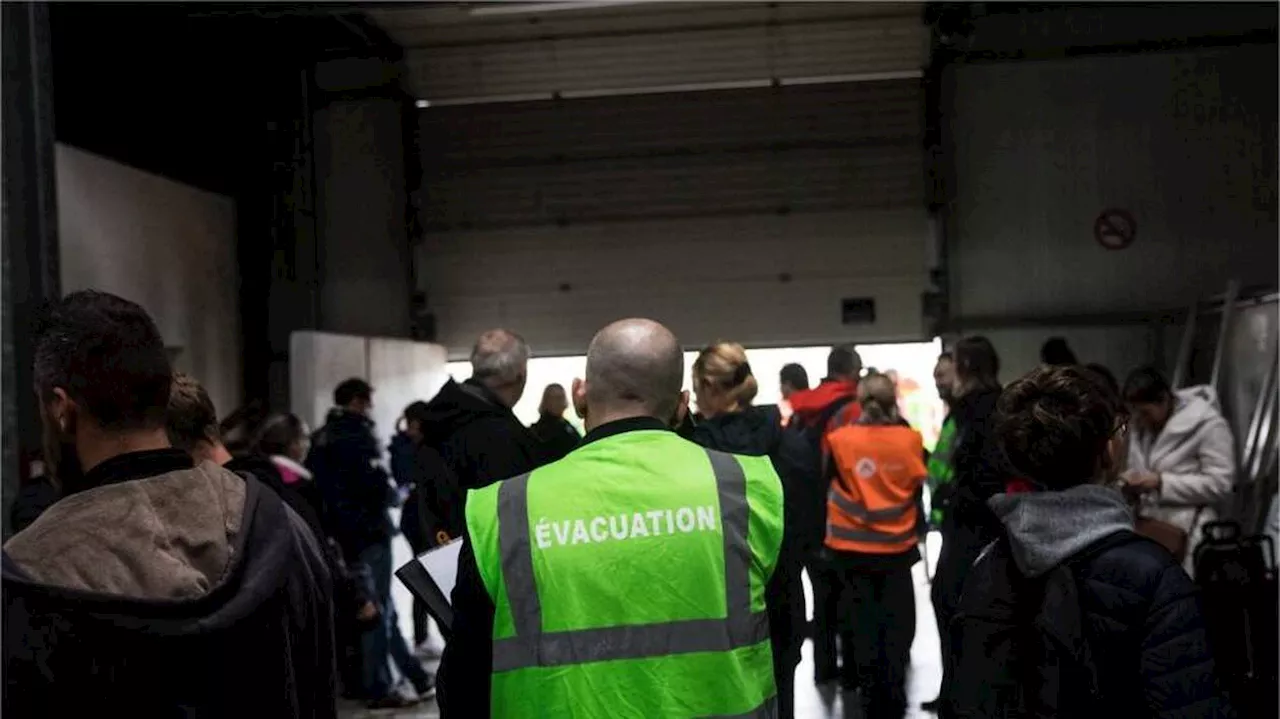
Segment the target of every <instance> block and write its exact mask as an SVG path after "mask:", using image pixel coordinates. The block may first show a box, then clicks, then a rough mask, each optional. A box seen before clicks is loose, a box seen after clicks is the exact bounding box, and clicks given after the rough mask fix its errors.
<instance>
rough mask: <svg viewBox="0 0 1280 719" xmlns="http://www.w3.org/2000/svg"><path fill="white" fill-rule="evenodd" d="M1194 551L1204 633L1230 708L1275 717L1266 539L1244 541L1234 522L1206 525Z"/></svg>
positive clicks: (1272, 579)
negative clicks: (1238, 708)
mask: <svg viewBox="0 0 1280 719" xmlns="http://www.w3.org/2000/svg"><path fill="white" fill-rule="evenodd" d="M1203 532H1204V539H1203V541H1201V542H1200V544H1199V546H1197V547H1196V551H1195V555H1194V560H1195V569H1196V583H1197V584H1198V585H1199V586H1200V591H1201V602H1202V603H1203V606H1204V617H1205V628H1206V630H1207V631H1208V633H1209V641H1210V644H1211V645H1212V646H1213V648H1214V656H1215V657H1216V659H1217V663H1218V671H1219V673H1220V675H1221V676H1222V679H1223V680H1224V683H1225V685H1226V688H1227V690H1228V692H1229V694H1230V695H1231V703H1232V704H1234V705H1235V706H1237V707H1242V708H1243V707H1248V708H1250V709H1251V710H1253V713H1254V715H1256V716H1270V717H1274V716H1276V715H1277V709H1278V707H1277V687H1278V686H1280V682H1277V674H1278V673H1280V672H1277V639H1276V637H1277V633H1278V632H1280V625H1278V624H1277V616H1276V605H1277V598H1278V597H1277V580H1276V555H1275V547H1274V546H1273V544H1272V542H1271V538H1270V537H1268V536H1265V535H1257V536H1252V537H1245V536H1243V533H1242V532H1241V529H1240V525H1239V524H1236V523H1235V522H1210V523H1208V524H1206V525H1205V527H1204V530H1203Z"/></svg>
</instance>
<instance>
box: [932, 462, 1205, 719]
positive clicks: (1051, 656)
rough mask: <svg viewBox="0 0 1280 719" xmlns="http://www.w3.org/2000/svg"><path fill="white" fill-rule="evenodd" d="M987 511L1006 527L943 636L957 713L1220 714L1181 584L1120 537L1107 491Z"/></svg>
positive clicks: (1193, 610)
mask: <svg viewBox="0 0 1280 719" xmlns="http://www.w3.org/2000/svg"><path fill="white" fill-rule="evenodd" d="M1113 495H1114V496H1113ZM992 505H993V507H994V508H995V509H996V511H997V513H998V514H999V515H1000V517H1001V518H1002V520H1003V521H1004V522H1005V524H1006V525H1007V529H1005V530H1004V531H1003V533H1004V536H1003V537H1002V538H1001V539H1000V540H998V541H997V542H995V543H994V544H993V545H992V546H991V547H990V548H989V549H988V550H987V551H986V552H985V553H984V554H983V556H982V557H981V558H980V559H979V561H978V562H977V564H976V565H975V566H974V567H973V569H972V570H971V572H970V573H969V576H968V577H967V579H966V581H965V584H964V594H963V596H962V598H961V601H960V608H959V612H958V614H957V616H956V618H955V619H954V620H953V622H952V625H951V628H950V631H951V635H952V639H953V641H954V642H956V646H957V647H958V648H959V649H958V651H959V654H958V658H957V675H956V677H955V683H954V689H953V693H952V702H953V708H954V709H955V710H956V714H957V716H961V717H993V716H1001V717H1003V716H1062V717H1078V716H1086V715H1099V716H1102V715H1105V716H1108V717H1111V716H1115V717H1135V718H1137V717H1162V718H1169V719H1174V718H1181V717H1186V718H1187V719H1191V718H1193V717H1196V718H1199V717H1220V716H1228V715H1229V708H1228V707H1227V704H1226V701H1225V700H1224V699H1223V696H1222V694H1221V693H1220V691H1219V689H1218V684H1217V681H1216V676H1215V670H1214V661H1213V655H1212V653H1211V652H1210V648H1209V643H1208V640H1207V637H1206V634H1205V627H1204V619H1203V616H1202V614H1201V610H1200V605H1199V600H1198V596H1197V593H1196V589H1195V586H1194V585H1193V584H1192V582H1191V580H1190V578H1188V577H1187V575H1186V573H1185V572H1184V571H1183V570H1182V568H1181V566H1179V564H1178V562H1177V561H1176V560H1175V559H1174V558H1173V557H1172V556H1171V555H1170V554H1169V552H1168V551H1166V550H1165V549H1164V548H1163V547H1161V546H1160V545H1158V544H1156V543H1155V542H1152V541H1150V540H1147V539H1144V538H1141V537H1138V536H1137V535H1135V534H1133V532H1132V529H1131V527H1132V520H1131V518H1130V517H1129V515H1128V510H1127V508H1126V507H1125V505H1124V500H1123V499H1122V498H1121V497H1120V496H1119V494H1118V493H1116V492H1114V491H1113V490H1109V489H1106V488H1103V487H1098V486H1087V487H1078V488H1075V489H1073V490H1069V491H1066V492H1044V493H1032V494H1027V495H1002V496H999V497H997V498H996V499H994V500H993V501H992ZM1018 627H1021V629H1017V628H1018ZM1026 627H1035V630H1034V631H1029V630H1028V629H1026ZM1002 636H1003V637H1005V639H1001V637H1002ZM1046 636H1047V637H1050V640H1048V641H1046V640H1045V639H1044V637H1046ZM1009 637H1014V639H1013V640H1012V642H1011V641H1009V639H1008V638H1009Z"/></svg>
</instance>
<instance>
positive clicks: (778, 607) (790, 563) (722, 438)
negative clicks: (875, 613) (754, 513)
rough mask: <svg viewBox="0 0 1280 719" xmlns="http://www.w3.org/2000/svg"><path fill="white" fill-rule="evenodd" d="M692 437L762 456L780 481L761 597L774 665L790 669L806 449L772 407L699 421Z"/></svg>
mask: <svg viewBox="0 0 1280 719" xmlns="http://www.w3.org/2000/svg"><path fill="white" fill-rule="evenodd" d="M692 439H693V441H694V442H695V443H697V444H699V445H701V446H703V447H706V448H707V449H716V450H720V451H721V452H729V453H731V454H745V455H751V456H767V457H769V459H770V460H771V461H772V462H773V468H774V471H776V472H777V473H778V478H779V479H781V480H782V496H783V519H784V521H785V530H784V532H783V535H782V547H781V549H780V550H779V553H778V566H777V569H775V570H774V573H773V578H772V579H771V580H770V581H769V586H767V587H766V588H765V595H766V596H765V599H766V603H767V604H768V606H769V635H770V640H771V642H772V644H773V654H774V665H775V666H777V667H778V668H779V669H780V670H783V669H787V670H791V671H794V669H795V665H796V662H798V661H799V659H800V645H801V644H802V643H803V642H804V622H805V620H804V588H803V586H802V584H801V581H800V570H801V567H802V565H803V562H804V557H803V555H802V554H801V552H800V547H801V546H802V541H803V537H802V536H801V534H800V531H801V530H800V528H801V526H802V525H801V522H800V520H799V516H800V510H799V506H798V505H799V502H798V501H797V497H799V496H803V494H804V492H805V487H806V486H807V485H810V484H812V483H814V482H816V481H817V478H816V477H814V476H812V469H813V464H812V462H810V461H809V456H808V455H809V447H808V446H807V445H806V444H805V442H804V439H803V438H802V437H800V436H799V435H798V434H796V433H792V432H785V431H784V430H783V428H782V417H781V416H780V415H779V414H778V410H777V408H776V407H752V408H749V409H747V410H746V411H744V412H734V413H731V414H722V415H718V416H716V417H713V418H711V419H708V420H703V421H702V422H701V423H699V424H698V425H697V427H696V428H695V429H694V431H693V437H692Z"/></svg>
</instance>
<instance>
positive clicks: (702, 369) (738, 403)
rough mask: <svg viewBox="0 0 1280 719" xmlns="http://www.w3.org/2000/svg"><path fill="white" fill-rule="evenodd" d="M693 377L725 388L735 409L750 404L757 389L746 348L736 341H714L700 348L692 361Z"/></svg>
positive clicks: (716, 386)
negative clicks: (696, 356)
mask: <svg viewBox="0 0 1280 719" xmlns="http://www.w3.org/2000/svg"><path fill="white" fill-rule="evenodd" d="M693 379H694V382H695V383H698V384H702V385H707V386H711V387H715V388H716V389H718V390H720V391H721V392H724V393H725V396H726V397H727V398H728V399H729V400H730V401H731V404H732V406H733V407H734V408H735V409H738V410H741V409H745V408H746V407H749V406H751V403H752V401H754V400H755V398H756V395H757V394H759V392H760V383H759V382H757V381H756V378H755V375H753V374H752V373H751V365H750V363H748V362H747V351H746V350H745V349H744V348H743V347H742V345H740V344H738V343H736V342H717V343H715V344H713V345H710V346H708V347H707V348H706V349H704V350H702V351H701V352H699V353H698V358H697V359H696V360H694V362H693Z"/></svg>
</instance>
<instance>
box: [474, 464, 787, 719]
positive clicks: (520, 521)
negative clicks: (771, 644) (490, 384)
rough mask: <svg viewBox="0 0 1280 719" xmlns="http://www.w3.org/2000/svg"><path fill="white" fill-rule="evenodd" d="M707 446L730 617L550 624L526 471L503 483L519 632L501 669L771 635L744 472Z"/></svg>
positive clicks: (501, 522) (503, 526) (729, 644)
mask: <svg viewBox="0 0 1280 719" xmlns="http://www.w3.org/2000/svg"><path fill="white" fill-rule="evenodd" d="M706 453H707V457H708V459H709V460H710V462H711V469H712V471H713V472H714V474H715V480H716V490H717V493H718V495H719V499H720V527H721V531H722V533H723V536H724V586H725V607H726V616H725V618H723V619H693V620H679V621H672V622H660V623H654V624H635V625H624V626H614V627H596V628H591V629H575V630H570V631H561V632H544V631H543V630H542V605H541V603H540V600H539V598H538V587H537V580H536V575H535V573H534V568H533V549H532V543H531V540H530V536H531V535H530V531H529V475H527V474H526V475H522V476H520V477H516V478H515V479H510V480H507V481H506V482H503V483H502V485H501V486H500V487H499V488H498V544H499V551H500V554H501V561H502V577H503V582H504V583H505V585H506V589H507V601H508V603H509V605H510V607H511V619H512V624H513V625H514V629H515V636H513V637H508V638H504V639H498V640H495V641H494V646H493V650H494V651H493V669H494V671H495V672H505V671H512V670H516V669H524V668H528V667H535V666H565V665H572V664H583V663H588V662H602V661H610V660H615V659H643V658H646V657H657V656H667V655H671V654H684V653H693V652H727V651H732V650H734V649H737V648H740V647H746V646H752V645H754V644H758V643H760V642H762V641H765V640H767V639H768V638H769V621H768V616H767V614H765V613H764V612H753V611H752V609H751V561H752V557H751V545H750V543H749V542H748V539H747V529H748V525H749V522H750V509H749V507H748V505H747V479H746V475H745V474H744V473H743V471H742V465H740V464H739V463H738V460H737V459H736V458H735V457H733V455H730V454H725V453H723V452H716V451H714V450H706ZM747 716H766V715H763V714H750V715H747ZM768 716H772V715H768Z"/></svg>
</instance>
